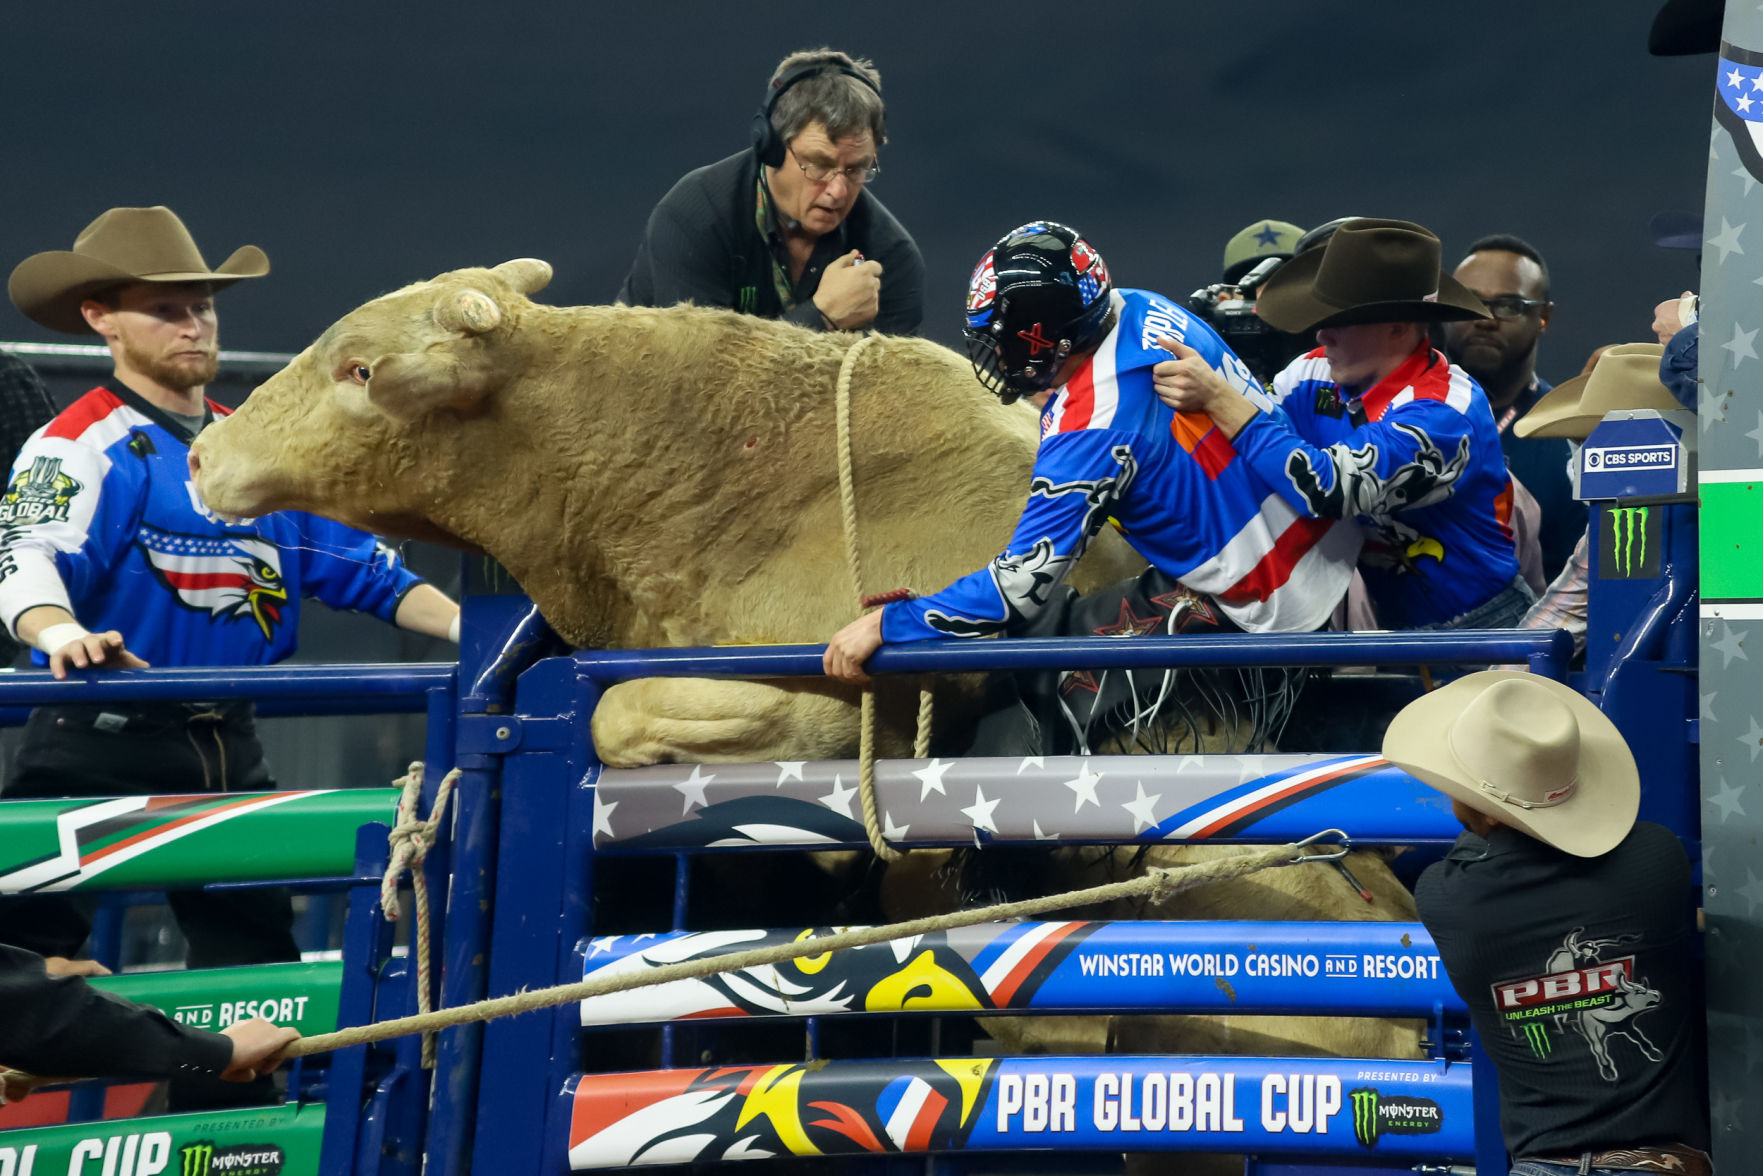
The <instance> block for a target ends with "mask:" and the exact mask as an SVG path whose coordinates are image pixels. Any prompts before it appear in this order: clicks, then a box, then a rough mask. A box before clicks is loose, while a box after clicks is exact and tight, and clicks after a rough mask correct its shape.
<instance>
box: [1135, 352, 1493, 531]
mask: <svg viewBox="0 0 1763 1176" xmlns="http://www.w3.org/2000/svg"><path fill="white" fill-rule="evenodd" d="M1171 350H1172V353H1174V354H1175V355H1176V356H1177V358H1176V359H1175V360H1173V361H1170V362H1167V363H1160V364H1158V365H1157V368H1156V370H1155V375H1154V376H1153V379H1154V382H1155V386H1156V388H1157V395H1158V398H1159V399H1161V400H1162V401H1163V402H1164V403H1165V404H1168V405H1170V406H1171V407H1173V408H1175V409H1176V411H1178V412H1204V413H1206V414H1207V415H1208V416H1210V417H1211V418H1212V420H1213V421H1214V422H1216V423H1217V424H1218V426H1219V428H1220V429H1221V430H1223V431H1224V432H1225V433H1226V434H1227V435H1228V436H1229V437H1230V440H1231V444H1232V445H1233V446H1234V447H1235V448H1236V451H1237V453H1238V454H1240V455H1241V456H1242V457H1243V459H1244V460H1245V461H1247V462H1248V463H1249V465H1250V468H1252V469H1253V470H1254V471H1255V474H1256V476H1257V477H1258V478H1260V480H1261V481H1263V482H1265V483H1266V484H1267V485H1269V486H1272V487H1273V488H1274V489H1275V490H1277V491H1278V492H1279V493H1280V495H1281V497H1283V498H1285V500H1286V501H1287V502H1289V503H1290V504H1291V505H1292V506H1293V508H1295V509H1297V510H1300V511H1303V512H1304V513H1306V514H1309V515H1311V516H1313V517H1315V518H1328V519H1350V518H1353V517H1355V516H1357V515H1362V514H1388V513H1394V512H1396V511H1400V510H1414V509H1416V508H1418V507H1423V506H1431V505H1432V504H1434V503H1436V502H1441V501H1443V500H1444V499H1446V498H1449V497H1450V496H1451V494H1452V492H1453V490H1454V488H1455V486H1456V484H1457V479H1458V478H1460V477H1462V476H1463V474H1464V472H1465V471H1467V470H1468V468H1469V455H1470V424H1469V418H1468V417H1467V416H1466V415H1464V413H1462V412H1460V411H1458V410H1457V409H1456V408H1454V407H1452V406H1451V405H1450V404H1448V403H1445V402H1442V401H1438V400H1419V399H1414V400H1409V401H1408V402H1407V403H1406V404H1403V405H1401V406H1400V407H1396V408H1391V409H1389V410H1387V411H1386V412H1385V413H1384V415H1383V417H1382V418H1381V419H1380V420H1376V421H1372V422H1370V423H1369V424H1365V425H1361V426H1360V427H1359V428H1357V429H1355V430H1353V432H1352V433H1350V434H1348V435H1347V437H1345V438H1344V439H1343V440H1341V441H1337V442H1336V443H1335V444H1333V445H1329V446H1326V447H1323V446H1317V445H1312V444H1310V443H1309V442H1308V441H1306V440H1305V439H1304V438H1303V437H1301V436H1299V435H1298V433H1297V431H1296V430H1295V429H1293V428H1292V426H1291V422H1290V421H1289V420H1288V419H1287V418H1286V416H1285V414H1284V413H1277V412H1262V411H1260V410H1259V408H1257V406H1256V405H1255V404H1254V403H1253V402H1252V401H1251V400H1249V399H1248V398H1247V397H1245V396H1244V395H1243V394H1242V393H1240V392H1238V391H1237V390H1236V389H1235V388H1233V387H1231V386H1230V384H1229V383H1228V382H1227V381H1226V380H1225V379H1224V377H1222V376H1220V375H1219V374H1218V373H1217V372H1216V371H1213V370H1212V369H1211V368H1210V367H1208V366H1207V365H1206V364H1205V363H1204V361H1202V360H1201V359H1199V358H1198V357H1197V356H1195V355H1192V354H1183V353H1184V352H1190V351H1191V349H1189V348H1186V347H1184V346H1182V345H1180V344H1176V345H1175V346H1174V347H1173V348H1171ZM1454 394H1455V393H1453V395H1454Z"/></svg>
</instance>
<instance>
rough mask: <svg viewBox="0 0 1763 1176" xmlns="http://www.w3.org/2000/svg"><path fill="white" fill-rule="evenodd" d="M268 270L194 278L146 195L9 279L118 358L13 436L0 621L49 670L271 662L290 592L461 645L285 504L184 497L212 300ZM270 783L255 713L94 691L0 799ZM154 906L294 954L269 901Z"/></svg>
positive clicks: (83, 925)
mask: <svg viewBox="0 0 1763 1176" xmlns="http://www.w3.org/2000/svg"><path fill="white" fill-rule="evenodd" d="M268 272H269V259H268V258H267V257H265V256H264V254H263V251H262V250H260V249H258V248H257V247H256V246H254V245H246V246H244V247H242V248H240V249H238V250H236V251H235V252H234V253H233V254H232V256H231V257H229V258H227V260H226V261H225V262H223V263H222V264H221V265H220V266H218V267H216V268H214V269H210V268H209V267H208V264H207V263H206V262H205V261H203V259H202V254H201V253H200V252H199V251H198V250H197V248H196V243H195V241H194V240H192V239H191V237H190V234H189V231H188V230H187V229H185V228H184V224H183V222H182V221H180V220H179V219H178V218H177V216H176V215H175V214H174V213H173V212H172V211H171V210H170V209H168V208H164V207H155V208H113V209H111V210H110V211H108V212H106V213H104V215H102V216H100V217H99V218H98V219H97V220H95V221H93V222H92V223H91V224H90V225H88V226H86V229H85V231H84V232H82V233H81V234H80V235H79V238H78V239H77V240H76V241H75V242H74V246H73V249H72V251H71V252H68V251H55V252H50V253H39V254H36V255H34V256H32V257H28V258H26V259H25V260H24V261H23V262H21V263H20V264H19V266H18V268H16V269H15V270H13V272H12V278H11V280H10V281H9V282H8V284H7V292H8V294H9V295H10V296H11V298H12V303H13V305H14V306H16V307H18V309H19V310H20V311H22V312H23V313H24V314H25V315H26V316H27V317H29V318H30V319H31V320H32V321H34V322H36V323H38V324H40V325H42V326H45V327H48V328H50V329H51V330H55V331H62V332H65V333H68V334H96V335H98V337H99V338H101V339H103V340H104V342H105V344H106V346H108V347H109V349H110V354H111V357H112V359H113V360H114V362H115V373H114V376H113V378H112V379H110V380H108V381H106V382H105V383H104V384H102V385H100V386H99V387H96V388H93V389H92V390H91V391H90V392H87V393H86V394H85V395H84V396H82V397H80V398H79V399H78V400H76V401H74V403H73V404H72V405H70V406H69V407H68V408H67V409H66V410H65V411H63V412H61V413H60V414H59V415H58V416H56V417H55V418H54V419H53V420H51V421H50V422H49V423H48V424H47V425H44V426H43V427H42V428H41V429H38V430H37V431H36V432H35V433H33V434H32V435H31V437H30V439H29V440H27V441H26V442H25V444H24V448H23V449H22V450H21V451H20V452H19V455H18V458H17V460H16V461H15V463H14V464H13V467H12V479H11V481H10V483H9V484H8V485H7V487H6V491H5V493H4V495H0V622H3V623H4V624H5V625H6V627H7V629H8V630H9V631H11V632H12V634H13V635H14V636H16V637H17V638H18V640H19V641H20V642H21V643H23V644H25V645H29V646H31V647H33V648H34V649H35V651H36V652H35V654H34V655H33V659H34V661H35V662H36V664H38V665H47V666H48V667H49V669H50V670H51V672H52V673H54V675H55V676H56V677H57V678H62V677H65V676H66V675H67V674H68V672H69V671H70V670H86V669H96V668H100V667H102V668H106V669H126V668H132V667H139V666H145V665H149V664H152V665H161V666H235V665H266V664H269V663H272V662H278V661H281V660H282V659H283V658H286V657H287V656H289V655H290V654H292V653H293V652H294V641H295V636H296V634H297V633H298V632H299V602H300V599H301V597H302V596H303V595H312V596H316V597H318V598H319V599H320V600H322V601H324V602H325V603H326V604H328V605H330V606H331V607H332V608H337V609H353V610H357V611H361V612H368V613H372V614H373V615H375V616H377V617H379V618H380V619H382V620H386V621H392V622H394V623H396V624H397V625H398V626H399V627H401V628H405V629H412V630H415V631H417V632H420V633H426V634H429V635H431V636H435V637H451V638H452V639H454V640H457V639H458V623H459V622H458V616H459V608H458V606H457V605H456V604H454V603H453V602H452V601H451V600H449V599H448V598H447V597H446V596H445V595H443V594H442V593H441V592H439V591H437V590H436V589H434V588H432V587H430V586H429V585H427V584H424V583H422V582H421V581H420V580H418V579H417V578H416V576H414V575H413V574H411V573H410V572H409V571H408V570H407V569H405V568H404V566H403V565H402V563H401V562H400V561H399V559H398V558H397V556H396V555H394V554H393V553H392V552H391V551H389V550H387V549H386V548H384V547H382V546H380V545H379V544H378V543H377V542H376V541H375V540H374V538H373V537H372V536H371V535H367V534H365V533H363V532H360V531H356V530H353V529H351V528H349V527H345V526H342V525H341V524H338V523H333V522H330V521H328V520H325V519H319V518H315V517H313V516H310V515H305V514H299V513H295V512H291V511H289V512H279V513H276V514H272V515H267V516H265V517H263V518H259V519H251V520H246V521H241V522H227V521H224V520H222V519H221V518H219V517H218V516H216V515H214V514H212V513H211V512H209V511H208V510H207V509H206V508H205V507H204V506H203V505H202V501H201V499H200V498H199V497H198V496H197V494H196V488H195V484H194V483H193V482H192V481H191V478H190V473H189V466H188V461H189V445H190V442H191V441H192V440H194V438H195V436H196V434H197V433H199V432H200V431H201V430H202V428H203V427H204V426H205V425H207V424H208V423H209V422H210V421H212V420H213V419H214V417H215V416H216V415H217V414H220V415H224V414H225V413H226V412H227V409H225V408H224V407H222V406H221V405H218V404H215V403H214V402H213V401H210V400H208V399H207V398H206V397H205V396H204V394H203V393H204V391H205V389H206V386H207V384H208V383H209V381H211V380H212V379H214V377H215V374H216V373H217V371H218V370H219V355H220V352H219V346H220V344H219V339H218V321H217V318H216V315H215V309H214V295H215V293H216V292H217V291H219V290H221V289H224V288H225V287H227V286H230V285H232V284H233V283H234V282H237V281H240V280H243V279H247V278H259V277H262V276H263V275H264V274H266V273H268ZM88 625H89V626H90V627H89V628H88ZM274 787H275V784H274V782H273V781H272V780H271V779H270V774H269V769H268V768H267V766H266V765H265V764H264V759H263V748H262V745H261V744H260V743H259V742H258V739H257V735H256V727H255V718H254V714H253V710H252V706H251V703H249V702H246V701H238V702H221V703H210V702H190V703H179V702H154V703H111V704H103V705H98V704H92V705H83V706H55V707H41V708H39V709H38V710H36V711H35V712H33V713H32V715H31V717H30V720H29V722H28V723H27V725H26V727H25V734H24V741H23V743H22V745H21V746H20V749H19V752H18V755H17V757H16V759H15V761H14V764H13V770H12V772H11V774H10V775H9V777H8V778H7V780H6V781H5V784H4V788H3V789H0V795H3V796H4V797H6V798H7V799H20V798H38V797H69V796H121V795H143V794H148V795H151V794H160V793H192V792H224V791H248V792H259V791H267V790H270V789H273V788H274ZM167 899H168V901H169V903H170V905H171V908H172V910H173V912H174V913H175V914H176V915H177V919H178V924H179V926H180V927H181V928H182V929H183V932H184V935H185V938H187V939H188V940H189V945H190V946H189V956H188V960H189V963H190V965H191V966H194V967H213V966H218V965H224V964H257V963H270V962H274V961H280V960H295V959H298V958H299V953H298V950H297V948H296V946H295V943H294V939H293V936H292V934H291V928H292V925H293V909H292V906H291V904H290V901H289V897H288V894H287V892H286V891H283V890H280V889H276V890H243V891H230V892H221V893H205V892H202V891H188V892H183V893H172V894H169V895H168V896H167ZM90 930H91V906H90V904H89V902H87V901H85V900H84V898H83V896H67V895H33V896H28V897H17V898H11V899H7V900H5V901H4V902H0V943H6V944H11V945H13V946H16V947H22V948H25V949H27V950H30V951H35V952H38V953H40V954H42V955H45V956H72V955H75V954H77V953H78V952H79V950H80V948H81V946H82V945H83V944H84V942H85V939H86V936H87V934H88V933H89V931H90ZM241 1089H243V1091H244V1092H245V1093H244V1097H243V1098H240V1097H239V1095H238V1094H237V1093H230V1094H223V1092H228V1091H229V1088H224V1087H219V1086H217V1085H215V1084H214V1080H212V1079H210V1080H206V1081H204V1080H201V1079H195V1078H192V1079H186V1080H182V1081H179V1082H174V1083H173V1089H172V1100H173V1107H174V1109H194V1108H196V1107H207V1106H215V1105H222V1104H224V1103H228V1102H238V1101H247V1102H249V1101H258V1102H261V1101H268V1100H269V1099H270V1098H272V1097H273V1096H274V1089H273V1087H270V1086H269V1085H268V1084H267V1079H264V1080H261V1081H259V1082H254V1083H250V1084H248V1085H247V1086H246V1087H244V1088H240V1087H232V1088H230V1092H238V1091H240V1090H241Z"/></svg>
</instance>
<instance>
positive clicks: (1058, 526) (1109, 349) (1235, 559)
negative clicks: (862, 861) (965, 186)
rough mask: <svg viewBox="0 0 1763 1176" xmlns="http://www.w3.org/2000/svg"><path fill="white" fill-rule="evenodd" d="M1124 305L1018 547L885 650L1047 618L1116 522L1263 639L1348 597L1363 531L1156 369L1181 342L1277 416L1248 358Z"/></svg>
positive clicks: (929, 603)
mask: <svg viewBox="0 0 1763 1176" xmlns="http://www.w3.org/2000/svg"><path fill="white" fill-rule="evenodd" d="M1113 299H1114V310H1115V315H1116V321H1115V325H1114V327H1113V329H1112V330H1111V331H1110V332H1109V333H1108V335H1107V336H1106V337H1105V338H1104V339H1103V340H1102V342H1101V345H1100V346H1099V347H1098V348H1097V349H1096V351H1095V352H1094V354H1092V355H1091V356H1090V357H1089V359H1088V360H1087V361H1086V362H1085V363H1084V364H1083V366H1082V367H1081V368H1079V369H1078V370H1077V372H1076V373H1075V374H1073V375H1072V376H1071V378H1070V379H1069V381H1068V382H1067V383H1065V384H1064V385H1063V386H1061V387H1060V388H1059V389H1058V390H1057V391H1056V393H1055V394H1054V395H1053V396H1052V397H1050V398H1049V399H1048V401H1047V404H1046V407H1045V408H1044V409H1043V410H1042V413H1041V444H1040V448H1039V450H1038V451H1037V453H1036V455H1035V464H1034V472H1033V474H1032V476H1031V478H1030V482H1029V486H1028V504H1027V505H1026V506H1025V507H1024V508H1023V511H1022V518H1021V521H1020V522H1019V523H1018V524H1017V527H1016V532H1015V534H1014V535H1012V536H1011V538H1010V542H1009V545H1008V546H1006V547H1005V548H1004V551H1003V553H1002V554H1001V555H999V556H998V557H997V558H996V559H994V560H993V561H992V562H991V563H990V564H988V565H987V566H985V567H984V568H981V569H980V570H978V571H976V572H973V573H971V574H969V575H967V576H963V577H962V578H961V579H959V580H957V581H955V582H954V583H953V584H951V585H949V586H948V587H947V588H944V589H943V590H942V591H940V592H937V593H935V594H934V595H931V596H926V597H922V598H920V599H917V600H907V601H900V602H897V603H894V604H890V605H888V606H887V608H886V609H885V610H884V611H883V614H882V637H883V639H884V640H886V641H913V640H919V639H922V638H931V637H980V636H986V635H989V634H993V633H998V632H1001V631H1003V630H1004V629H1006V628H1007V627H1009V626H1010V625H1011V624H1013V623H1015V622H1017V621H1020V620H1026V619H1028V618H1031V617H1033V616H1034V615H1035V614H1037V613H1038V612H1039V611H1040V610H1041V609H1043V608H1044V607H1046V605H1047V604H1048V602H1049V600H1050V599H1051V596H1052V593H1053V590H1054V589H1055V588H1056V587H1057V586H1058V585H1059V584H1060V583H1061V582H1062V581H1063V580H1064V579H1065V577H1066V575H1067V573H1069V572H1070V570H1071V568H1072V565H1074V564H1075V563H1076V562H1077V560H1078V558H1079V557H1080V556H1082V555H1083V553H1084V550H1085V548H1086V547H1088V545H1089V543H1090V541H1091V540H1092V539H1094V538H1095V535H1096V532H1097V531H1099V530H1100V529H1101V528H1102V526H1103V525H1104V524H1106V523H1108V522H1110V521H1112V522H1114V523H1115V524H1116V525H1117V526H1118V527H1119V528H1120V530H1121V532H1122V534H1123V535H1124V536H1125V537H1126V541H1127V542H1128V543H1130V544H1132V546H1133V547H1134V548H1135V549H1136V550H1137V551H1138V552H1139V554H1140V555H1143V556H1144V557H1145V558H1146V559H1147V560H1148V561H1150V562H1151V563H1152V564H1154V565H1155V566H1156V567H1158V568H1159V569H1161V570H1162V571H1163V572H1165V573H1167V574H1168V575H1170V576H1172V577H1174V578H1175V579H1177V580H1179V581H1180V582H1181V583H1182V584H1183V585H1184V586H1185V587H1187V588H1189V589H1190V590H1192V591H1194V592H1197V593H1201V594H1204V595H1207V596H1210V597H1212V598H1213V599H1214V600H1216V601H1217V603H1218V605H1219V606H1220V607H1221V608H1222V609H1223V611H1224V612H1225V614H1226V615H1228V616H1229V617H1230V619H1231V620H1232V621H1234V622H1235V623H1236V624H1237V625H1239V626H1241V627H1242V628H1244V629H1247V630H1249V631H1251V632H1280V631H1285V632H1300V631H1307V630H1311V629H1315V628H1317V627H1318V626H1320V625H1321V624H1322V623H1323V622H1324V621H1326V620H1327V619H1328V616H1329V614H1330V613H1331V612H1332V611H1333V610H1334V607H1335V604H1336V603H1337V602H1338V601H1339V600H1340V599H1341V597H1342V596H1343V595H1344V594H1345V593H1346V590H1347V585H1348V582H1349V581H1350V580H1351V578H1352V572H1353V560H1354V557H1355V556H1356V554H1357V552H1358V544H1359V536H1358V533H1357V531H1356V529H1355V528H1354V527H1352V526H1335V525H1334V523H1333V521H1332V520H1318V519H1316V518H1314V517H1308V516H1305V515H1302V514H1300V513H1299V512H1298V511H1297V510H1295V509H1293V508H1292V506H1290V505H1289V504H1288V503H1287V502H1286V501H1285V499H1284V498H1282V497H1281V496H1280V494H1279V493H1278V492H1276V491H1275V490H1274V489H1273V488H1271V487H1270V486H1268V485H1267V484H1266V483H1265V482H1264V481H1262V480H1261V479H1259V478H1258V477H1257V476H1256V475H1255V473H1254V472H1253V470H1252V469H1251V468H1250V466H1249V464H1248V463H1247V462H1245V461H1243V460H1241V459H1240V458H1239V457H1238V456H1237V453H1236V451H1235V449H1233V448H1232V446H1231V443H1230V442H1229V441H1227V440H1226V439H1225V437H1224V434H1223V433H1221V432H1220V431H1219V430H1218V429H1217V428H1216V427H1215V426H1214V425H1213V424H1212V422H1211V421H1210V420H1209V419H1207V418H1206V417H1204V416H1199V415H1195V414H1180V415H1178V414H1176V413H1175V412H1173V411H1171V410H1170V409H1169V408H1167V407H1166V406H1165V405H1164V404H1163V403H1162V401H1160V400H1158V399H1157V394H1156V392H1155V390H1154V389H1153V388H1152V385H1151V369H1152V368H1153V367H1155V366H1156V365H1157V364H1158V363H1161V362H1162V361H1164V360H1166V359H1169V358H1171V357H1170V354H1169V352H1167V351H1165V350H1164V349H1163V348H1162V347H1160V346H1158V343H1157V341H1158V340H1159V339H1162V338H1171V339H1176V340H1178V341H1180V342H1183V343H1185V344H1187V345H1188V346H1189V347H1192V348H1193V349H1194V350H1195V351H1197V352H1199V353H1200V354H1201V355H1202V356H1203V357H1204V358H1205V360H1206V362H1207V363H1208V364H1210V365H1211V366H1212V367H1213V369H1214V370H1216V371H1218V372H1219V373H1220V374H1221V375H1223V376H1224V378H1225V379H1226V380H1228V381H1229V382H1230V384H1231V385H1232V386H1233V387H1235V388H1236V389H1237V390H1239V391H1240V392H1242V393H1243V395H1245V396H1248V397H1249V398H1251V399H1252V400H1254V401H1255V402H1256V403H1257V404H1258V405H1260V406H1261V407H1262V408H1263V409H1265V410H1266V411H1267V412H1269V413H1277V412H1278V409H1276V408H1274V407H1273V405H1272V404H1271V403H1270V402H1269V401H1268V400H1267V398H1266V396H1265V395H1264V393H1263V392H1262V389H1261V386H1260V385H1259V384H1258V383H1256V381H1255V377H1254V376H1253V375H1251V374H1250V372H1249V369H1248V368H1247V367H1246V366H1245V365H1244V364H1243V362H1242V360H1240V359H1238V358H1237V356H1236V355H1235V353H1233V352H1232V351H1231V350H1230V348H1229V347H1227V346H1226V345H1225V343H1224V340H1223V339H1221V338H1219V336H1218V334H1217V333H1216V332H1215V331H1213V330H1212V328H1211V327H1209V326H1207V325H1206V324H1205V323H1204V322H1202V321H1201V320H1200V319H1198V318H1196V317H1194V316H1193V315H1191V314H1189V313H1188V312H1187V311H1186V310H1183V309H1182V308H1181V307H1179V306H1177V305H1176V304H1175V303H1173V302H1171V301H1170V300H1169V299H1166V298H1163V297H1162V296H1160V295H1157V294H1153V293H1150V292H1149V291H1145V290H1117V291H1115V293H1114V295H1113Z"/></svg>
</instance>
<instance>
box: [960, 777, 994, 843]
mask: <svg viewBox="0 0 1763 1176" xmlns="http://www.w3.org/2000/svg"><path fill="white" fill-rule="evenodd" d="M998 804H999V802H998V801H996V800H987V799H986V790H985V789H984V788H983V787H981V786H979V785H977V784H976V785H975V786H974V789H973V804H972V805H970V806H969V807H967V808H964V809H962V810H961V815H962V816H964V817H966V818H967V819H968V820H969V821H972V822H973V831H974V832H975V833H976V834H977V833H978V832H979V831H980V830H981V829H984V830H985V831H986V832H987V833H996V832H997V831H998V826H997V825H996V824H995V823H994V822H993V820H992V810H994V809H996V808H997V807H998Z"/></svg>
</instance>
